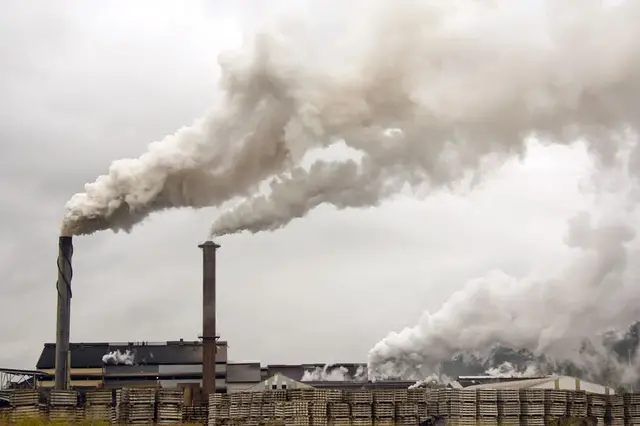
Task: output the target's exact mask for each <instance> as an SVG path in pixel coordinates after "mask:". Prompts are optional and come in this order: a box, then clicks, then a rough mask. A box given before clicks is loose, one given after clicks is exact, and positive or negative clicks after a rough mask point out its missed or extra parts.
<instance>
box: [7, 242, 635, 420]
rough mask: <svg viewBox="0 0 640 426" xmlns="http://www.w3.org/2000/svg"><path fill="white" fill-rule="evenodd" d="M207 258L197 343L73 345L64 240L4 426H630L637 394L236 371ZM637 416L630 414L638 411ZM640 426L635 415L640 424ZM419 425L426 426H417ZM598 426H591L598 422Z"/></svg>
mask: <svg viewBox="0 0 640 426" xmlns="http://www.w3.org/2000/svg"><path fill="white" fill-rule="evenodd" d="M198 247H199V248H200V249H201V250H202V260H203V263H202V308H203V309H202V335H201V336H200V337H201V338H200V340H198V341H188V340H184V339H179V340H174V341H166V342H144V341H143V342H103V343H96V342H75V343H71V342H69V327H70V312H71V294H72V276H73V273H72V256H73V245H72V239H71V238H70V237H60V239H59V252H58V280H57V291H58V309H57V328H56V342H55V343H45V344H44V347H43V349H42V353H41V354H40V357H39V359H38V361H37V364H36V366H35V369H34V370H10V369H0V373H2V374H4V375H5V376H19V377H22V380H17V381H16V380H13V381H11V380H10V381H5V382H4V383H2V384H3V389H1V390H0V392H1V393H0V421H2V418H3V416H4V417H5V418H6V419H8V422H9V423H10V424H11V423H16V422H19V421H20V420H22V419H25V418H30V417H40V418H43V417H46V418H48V419H49V420H51V421H65V422H69V421H75V420H79V419H84V420H91V421H93V420H100V421H108V422H111V423H115V424H134V423H135V424H137V423H145V424H152V423H181V422H195V423H200V424H204V423H206V424H208V425H222V424H234V425H235V424H237V425H240V424H265V425H267V424H273V425H300V426H307V425H323V426H325V425H328V424H335V425H363V426H364V425H374V424H375V425H394V424H403V425H417V424H423V423H424V422H428V421H430V420H429V419H431V420H434V419H441V420H446V421H447V423H448V424H460V425H466V424H474V425H475V424H478V425H479V424H488V425H498V424H501V425H502V424H504V425H517V424H531V425H545V424H551V422H552V421H555V419H558V418H563V417H567V416H568V417H577V418H587V417H592V418H593V419H594V421H595V422H596V423H597V424H603V423H604V420H605V419H606V420H607V421H608V424H625V421H626V420H627V419H634V418H635V417H636V416H635V414H636V411H637V413H638V414H640V397H638V400H637V401H636V399H634V398H636V395H635V394H630V395H625V396H624V398H623V396H622V395H616V391H615V389H613V388H610V387H606V386H601V385H597V384H594V383H588V382H585V381H582V380H579V379H576V378H573V377H565V376H551V377H533V378H532V377H529V378H526V379H524V378H517V377H492V376H462V377H458V378H457V380H453V381H451V382H450V383H448V384H446V385H444V384H441V383H436V382H432V383H415V382H414V381H402V380H382V381H370V380H368V375H367V365H366V364H361V363H352V364H335V365H324V364H323V363H309V364H299V365H261V364H260V362H258V361H251V362H232V361H230V360H229V354H228V350H229V348H228V345H227V342H226V341H224V340H220V338H219V336H218V335H217V333H216V251H217V249H219V248H220V246H219V245H217V244H216V243H214V242H212V241H207V242H205V243H203V244H201V245H199V246H198ZM634 410H635V411H634ZM637 417H638V418H640V415H639V416H637ZM421 422H423V423H421ZM594 424H595V423H594Z"/></svg>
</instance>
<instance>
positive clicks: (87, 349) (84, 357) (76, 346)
mask: <svg viewBox="0 0 640 426" xmlns="http://www.w3.org/2000/svg"><path fill="white" fill-rule="evenodd" d="M226 345H227V342H221V341H218V346H219V347H224V346H226ZM69 349H70V352H71V368H102V367H103V366H104V362H103V361H102V357H103V356H105V355H107V354H108V353H110V352H114V351H120V352H122V353H124V352H126V351H127V350H129V351H131V352H133V353H134V356H135V362H136V364H143V365H144V364H146V365H172V364H174V365H175V364H200V363H202V343H201V342H199V341H195V342H192V341H172V342H162V343H145V342H138V343H133V342H131V343H71V344H70V345H69ZM55 351H56V345H55V343H46V344H45V345H44V348H43V349H42V353H41V354H40V358H39V359H38V362H37V364H36V368H37V369H39V370H44V369H53V368H55ZM225 352H226V351H225ZM225 356H226V353H225Z"/></svg>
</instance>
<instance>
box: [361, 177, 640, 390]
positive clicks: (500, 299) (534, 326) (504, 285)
mask: <svg viewBox="0 0 640 426" xmlns="http://www.w3.org/2000/svg"><path fill="white" fill-rule="evenodd" d="M625 181H626V182H629V181H628V179H627V180H625ZM614 182H616V184H617V185H619V184H620V181H619V180H617V179H616V180H614ZM610 183H611V182H609V184H610ZM617 190H618V191H621V192H623V193H624V195H622V196H621V198H618V197H619V195H618V191H616V192H615V193H613V194H610V195H608V196H598V197H597V200H598V201H599V202H600V203H601V204H602V205H603V206H605V207H604V208H605V209H606V210H607V212H605V213H604V215H603V216H602V219H601V223H600V224H598V225H597V226H593V225H592V218H591V217H590V215H589V214H588V213H581V214H579V215H578V216H576V217H574V218H573V219H571V220H570V221H569V232H568V234H567V237H566V243H567V245H568V246H569V247H570V248H572V249H573V251H576V253H575V254H574V255H573V256H572V257H573V258H574V261H573V263H571V264H570V266H569V267H567V268H565V269H564V270H563V271H561V273H560V274H559V275H558V274H556V273H555V272H553V271H548V272H547V273H546V274H544V275H540V274H539V275H532V276H528V277H525V278H523V279H516V278H514V277H510V276H508V275H506V274H504V273H503V272H501V271H493V272H491V273H490V274H488V275H487V276H486V277H484V278H480V279H477V280H473V281H471V282H469V283H468V284H467V285H466V286H465V287H464V288H463V289H462V290H460V291H458V292H457V293H455V294H454V295H453V296H452V297H451V298H450V299H449V300H448V301H447V302H446V303H445V304H444V305H443V306H442V307H441V308H440V309H439V310H438V311H436V312H434V313H429V312H425V313H424V314H423V316H422V317H421V318H420V320H419V322H418V324H417V325H416V326H414V327H411V328H405V329H404V330H402V331H401V332H400V333H391V334H389V336H387V337H386V338H385V339H383V340H382V341H380V342H379V343H378V344H377V345H375V347H374V348H373V349H372V350H371V351H370V353H369V372H370V374H373V375H378V374H385V373H384V371H385V370H386V369H388V368H389V367H388V364H391V365H396V366H397V367H396V368H399V369H404V370H406V371H420V372H421V373H422V374H425V372H428V371H434V370H436V369H437V368H438V367H437V366H438V365H439V363H440V362H442V361H445V360H448V359H451V357H452V356H454V355H455V354H457V353H459V352H476V353H477V352H481V351H487V352H488V351H489V350H490V349H491V348H492V347H494V346H495V345H502V346H506V347H513V348H524V349H529V350H531V351H532V352H533V353H534V354H535V355H544V356H546V357H548V358H550V359H552V360H553V359H555V360H560V361H564V360H570V361H571V362H573V363H574V364H576V365H577V366H578V367H580V368H583V369H584V370H586V371H587V372H588V373H590V374H592V375H593V376H599V375H601V374H603V373H604V372H605V371H608V373H609V374H614V376H615V377H616V378H617V379H618V380H620V381H621V382H633V381H634V380H637V378H638V371H637V367H633V366H632V367H628V366H625V365H624V364H623V363H620V362H619V361H618V360H616V359H613V358H612V357H611V356H610V353H609V352H607V351H606V349H605V347H604V345H603V343H604V340H603V339H604V337H605V336H604V335H603V334H602V333H604V332H605V331H606V330H607V329H609V328H618V329H620V328H623V327H627V326H628V325H629V324H630V323H631V322H633V321H634V320H636V319H637V318H638V317H639V315H640V308H638V304H637V302H638V300H639V299H640V294H639V293H638V292H637V290H636V289H635V286H634V283H635V282H636V281H637V279H638V273H639V272H640V271H638V270H637V269H635V268H629V267H627V266H628V265H627V258H628V257H629V253H628V247H627V246H628V244H629V243H630V242H631V241H632V240H633V239H634V237H635V232H634V230H633V228H631V227H630V226H629V225H628V223H631V221H632V220H634V219H636V218H637V215H634V214H633V213H634V212H628V211H626V210H625V205H624V204H622V205H621V204H620V202H615V201H616V200H620V199H621V200H622V202H623V203H626V201H627V200H628V199H629V195H628V194H629V192H630V191H631V189H630V188H628V187H627V188H624V187H622V188H620V187H618V188H617ZM611 212H613V213H611ZM585 338H589V339H590V345H589V346H587V347H586V348H585V346H584V339H585ZM538 367H540V366H538ZM543 367H545V368H546V369H548V368H550V367H552V366H551V365H547V366H543ZM378 371H382V373H378ZM539 371H542V370H539Z"/></svg>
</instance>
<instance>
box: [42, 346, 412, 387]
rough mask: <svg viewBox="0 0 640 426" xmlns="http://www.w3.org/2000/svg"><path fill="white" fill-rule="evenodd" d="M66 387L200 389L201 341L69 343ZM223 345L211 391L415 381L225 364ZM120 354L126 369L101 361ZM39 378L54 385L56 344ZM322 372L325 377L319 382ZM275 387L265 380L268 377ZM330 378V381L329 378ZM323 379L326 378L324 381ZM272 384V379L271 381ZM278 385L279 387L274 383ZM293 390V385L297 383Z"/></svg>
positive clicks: (302, 367) (346, 369)
mask: <svg viewBox="0 0 640 426" xmlns="http://www.w3.org/2000/svg"><path fill="white" fill-rule="evenodd" d="M69 348H70V350H69V354H70V368H69V372H70V374H69V376H70V377H69V383H70V386H71V387H72V388H74V389H95V388H121V387H125V386H126V387H133V386H135V387H165V388H168V387H184V388H199V387H200V386H202V378H203V371H202V370H203V369H202V350H203V348H202V342H200V341H186V340H177V341H169V342H158V343H154V342H137V343H135V342H127V343H71V344H70V345H69ZM227 350H228V348H227V342H224V341H218V342H217V351H216V364H215V365H216V368H215V389H216V392H220V393H231V392H238V391H243V390H248V389H255V388H256V386H258V387H259V386H260V384H263V386H273V385H274V384H275V385H277V386H279V387H280V388H282V386H283V385H284V386H285V387H286V386H287V385H286V383H294V382H295V383H304V385H306V386H312V387H316V388H333V389H348V388H362V387H372V386H376V387H394V388H407V387H409V386H410V385H412V384H413V383H414V382H413V381H384V382H377V383H375V384H374V383H370V382H367V381H366V380H358V381H356V380H337V379H335V377H336V375H334V374H332V373H334V372H335V371H336V370H337V371H339V375H344V376H347V377H350V378H353V377H356V376H357V375H358V373H360V376H361V377H362V371H366V364H360V363H348V364H335V365H331V366H326V365H324V364H322V363H310V364H296V365H289V364H274V365H267V366H261V364H260V362H259V361H243V362H234V361H229V360H228V357H227ZM114 352H119V353H121V354H124V353H127V352H128V353H130V354H131V358H132V361H133V362H131V363H130V365H127V364H125V363H123V362H120V363H113V362H111V361H109V362H106V363H105V361H104V360H103V357H105V355H107V354H111V353H114ZM36 369H37V371H39V372H41V373H42V374H41V375H40V376H38V378H37V385H38V386H39V387H42V388H52V387H54V386H55V380H54V377H55V344H53V343H47V344H45V345H44V348H43V349H42V353H41V355H40V358H39V359H38V362H37V364H36ZM319 372H322V373H324V374H325V375H326V376H327V377H323V378H320V377H318V373H319ZM274 377H276V378H280V379H279V380H278V379H275V381H274V383H271V382H268V380H269V379H271V378H274ZM332 377H334V379H333V380H332ZM327 378H328V379H329V380H327ZM272 381H273V380H272ZM276 382H277V383H276ZM296 386H297V385H296Z"/></svg>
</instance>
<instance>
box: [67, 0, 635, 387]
mask: <svg viewBox="0 0 640 426" xmlns="http://www.w3.org/2000/svg"><path fill="white" fill-rule="evenodd" d="M519 4H520V3H519V2H508V1H502V0H498V1H487V2H479V1H472V0H455V1H451V2H442V1H435V0H421V1H413V0H398V1H394V2H388V1H382V0H368V1H366V2H365V1H355V2H352V3H350V4H349V6H345V7H344V8H343V9H340V10H338V9H336V10H335V14H333V15H331V18H330V19H329V20H328V21H326V22H325V21H324V20H325V19H326V14H325V15H315V14H313V13H310V14H308V17H307V18H303V17H300V18H299V19H292V20H286V21H283V23H282V24H279V25H277V26H274V27H273V28H270V29H268V30H266V31H264V32H262V33H260V34H258V35H256V36H255V37H254V38H252V39H251V40H249V42H248V43H247V45H246V46H245V48H244V49H242V50H240V51H237V52H231V53H228V54H225V55H223V56H221V58H220V64H221V67H222V71H223V77H222V80H221V84H220V88H221V91H222V93H223V98H222V101H221V102H220V104H219V105H217V106H216V108H214V109H213V111H212V112H211V113H210V114H209V115H207V116H206V117H205V118H203V119H201V120H199V121H197V122H196V123H195V124H194V125H192V126H190V127H185V128H183V129H181V130H179V131H178V132H176V133H175V134H174V135H170V136H167V137H166V138H165V139H163V140H161V141H159V142H155V143H153V144H152V145H150V147H149V150H148V152H147V153H145V154H143V155H142V156H141V157H140V158H138V159H126V160H119V161H116V162H114V163H113V164H112V165H111V167H110V169H109V172H108V174H106V175H104V176H100V177H99V178H98V179H97V180H96V181H95V182H93V183H90V184H87V185H86V186H85V192H84V193H80V194H76V195H75V196H74V197H73V198H72V199H71V200H70V201H69V202H68V204H67V213H66V215H65V218H64V221H63V226H62V228H63V229H62V232H63V233H64V234H73V235H77V234H90V233H93V232H95V231H97V230H104V229H111V230H113V231H119V230H124V231H127V232H128V231H130V230H131V229H132V227H133V226H134V225H135V224H137V223H139V222H140V221H142V220H144V218H145V217H147V216H148V215H149V214H150V213H152V212H154V211H160V210H163V209H167V208H176V207H193V208H199V207H204V206H223V207H225V206H226V207H228V205H229V203H230V202H235V205H234V206H233V207H231V208H230V209H228V210H226V211H225V212H224V213H223V214H222V215H220V217H219V218H218V219H217V220H216V221H215V222H214V224H213V226H212V229H211V234H212V235H213V236H220V235H224V234H231V233H236V232H242V231H251V232H259V231H264V230H273V229H277V228H279V227H282V226H284V225H286V224H287V223H289V222H290V221H291V220H293V219H295V218H298V217H303V216H304V215H305V214H307V213H308V212H309V211H310V210H311V209H313V208H314V207H316V206H318V205H320V204H323V203H330V204H333V205H334V206H336V207H338V208H347V207H363V206H374V205H376V204H378V203H380V202H382V201H384V200H385V199H387V198H389V197H391V196H392V195H393V194H395V193H397V191H398V190H400V189H401V188H405V187H406V186H407V185H408V186H409V187H411V188H413V189H421V190H423V189H425V188H427V189H429V188H441V187H446V186H450V185H456V184H457V183H458V182H460V180H461V179H463V178H467V177H468V176H469V174H472V175H476V176H477V175H479V174H482V172H484V171H486V170H487V169H488V168H489V169H490V168H491V167H495V166H496V165H499V164H500V163H501V161H502V160H504V159H506V158H509V157H511V156H513V155H522V154H524V153H525V152H526V146H527V141H528V140H529V139H531V138H534V139H537V140H539V141H542V142H544V143H556V144H572V143H574V142H576V141H581V142H582V143H585V144H586V145H587V146H588V148H589V150H590V152H591V153H592V155H593V158H594V163H595V164H596V166H597V167H598V168H599V169H601V170H612V169H614V168H615V166H616V165H617V164H618V161H619V157H620V154H621V152H622V151H623V150H626V149H627V148H628V142H629V141H630V140H633V139H634V138H636V137H637V133H638V129H639V125H640V123H639V117H640V96H639V95H640V26H638V25H637V22H639V20H640V3H639V2H637V1H631V0H628V1H618V2H616V4H615V5H605V4H604V2H599V1H595V0H581V1H578V2H576V1H568V0H567V1H563V2H548V4H547V6H546V8H545V9H544V12H545V13H541V14H530V13H523V9H521V7H522V6H520V5H519ZM321 5H322V3H320V4H319V6H321ZM354 17H357V18H356V19H354ZM318 28H322V29H323V31H324V32H323V37H312V36H310V34H311V31H314V30H317V29H318ZM337 142H341V143H344V144H345V145H346V146H348V147H349V148H351V149H355V150H357V151H358V152H359V153H360V155H361V159H359V160H357V161H356V160H346V161H327V160H318V161H316V162H314V163H313V164H311V165H310V166H309V167H306V166H303V165H301V161H302V159H303V158H304V157H305V155H306V154H307V153H308V152H309V151H311V150H313V149H316V148H326V147H328V146H331V145H334V144H335V143H337ZM639 158H640V150H635V151H634V152H633V153H632V154H631V160H630V162H629V164H630V169H631V171H632V172H633V171H634V170H637V163H638V159H639ZM265 182H270V191H267V192H266V193H263V192H261V191H260V189H261V187H262V186H263V184H264V183H265ZM605 190H606V188H605ZM624 196H625V199H626V200H628V201H629V202H630V203H631V204H633V203H635V200H636V199H637V194H634V193H627V194H625V195H624ZM238 200H240V201H238ZM625 207H628V206H625ZM626 219H627V218H624V217H622V218H621V217H616V216H611V215H603V216H602V217H598V218H594V217H591V216H590V215H589V214H588V213H583V214H581V215H578V216H577V217H575V218H573V219H572V220H571V221H570V223H569V231H568V234H567V237H566V242H567V245H568V247H570V249H571V251H572V253H573V258H572V259H571V262H569V266H568V267H565V268H563V269H562V270H561V271H559V272H556V271H545V273H543V274H536V275H532V276H529V277H525V278H522V279H517V278H514V277H510V276H508V275H506V274H504V273H503V272H500V271H494V272H491V273H489V274H487V276H485V277H484V278H481V279H477V280H473V281H471V282H470V283H468V285H467V286H466V287H465V288H464V289H463V290H461V291H460V292H458V293H456V294H455V295H454V296H453V297H452V298H451V299H450V300H449V301H448V302H447V303H446V304H445V305H444V306H443V307H442V308H441V309H440V310H439V311H437V312H435V313H433V314H431V313H425V314H424V315H423V316H422V318H421V319H420V321H419V323H418V324H417V325H416V326H415V327H410V328H407V329H405V330H403V331H402V332H400V333H393V334H390V335H389V336H388V337H387V338H385V339H384V340H383V341H381V342H380V343H378V344H377V345H376V346H375V347H374V348H373V349H372V351H371V353H370V354H369V373H370V374H375V373H376V372H380V371H382V370H383V369H384V368H387V367H389V365H392V367H393V370H394V371H396V372H399V373H398V374H403V375H415V374H417V373H419V374H418V376H421V377H425V376H426V374H430V373H429V372H430V371H432V370H433V368H435V367H434V366H435V365H437V364H438V363H439V362H441V361H444V360H447V359H450V358H451V356H452V355H454V354H456V353H459V352H464V351H470V352H477V351H482V350H484V349H485V348H489V347H491V346H493V345H495V344H503V345H505V346H511V347H522V348H527V349H529V350H531V351H533V352H534V353H536V354H545V355H549V356H550V357H553V358H558V359H571V360H574V361H576V362H578V363H579V364H580V366H582V367H589V366H591V365H602V360H603V359H606V355H605V354H604V353H602V352H601V347H602V345H601V344H597V343H598V342H596V343H594V344H593V345H592V347H589V350H585V348H584V337H594V339H595V333H596V332H597V331H598V330H602V329H604V328H606V327H609V326H611V327H622V326H626V325H628V324H629V323H630V322H631V321H632V320H633V319H635V317H636V315H637V314H638V313H637V312H636V311H635V308H633V307H629V306H630V305H629V303H630V301H633V300H634V297H635V292H634V291H633V290H632V289H631V288H630V284H629V283H632V282H633V278H634V272H633V271H630V270H629V268H626V263H625V262H626V259H627V257H628V256H629V253H628V248H627V246H628V245H629V243H630V242H631V241H632V240H633V239H634V231H633V228H632V227H629V226H628V223H629V222H628V221H626ZM636 299H637V298H636ZM636 306H637V305H636ZM385 366H386V367H385ZM416 372H417V373H416ZM394 374H396V373H394Z"/></svg>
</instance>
